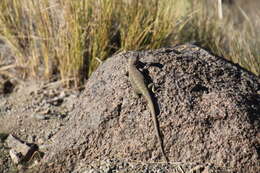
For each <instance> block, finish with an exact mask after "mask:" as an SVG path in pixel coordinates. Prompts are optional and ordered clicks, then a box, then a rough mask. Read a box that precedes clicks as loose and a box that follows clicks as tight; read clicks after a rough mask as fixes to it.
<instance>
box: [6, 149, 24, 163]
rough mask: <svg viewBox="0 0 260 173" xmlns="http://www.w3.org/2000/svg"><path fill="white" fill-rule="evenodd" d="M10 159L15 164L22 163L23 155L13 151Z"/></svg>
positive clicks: (10, 152)
mask: <svg viewBox="0 0 260 173" xmlns="http://www.w3.org/2000/svg"><path fill="white" fill-rule="evenodd" d="M9 154H10V157H11V159H12V161H13V162H14V163H15V164H18V163H20V162H21V161H22V160H23V155H22V153H18V152H17V151H16V150H14V149H11V150H10V151H9Z"/></svg>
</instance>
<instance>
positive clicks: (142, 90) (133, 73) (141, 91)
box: [128, 54, 169, 162]
mask: <svg viewBox="0 0 260 173" xmlns="http://www.w3.org/2000/svg"><path fill="white" fill-rule="evenodd" d="M138 61H139V55H138V54H137V55H133V56H131V57H130V58H129V60H128V75H129V80H130V83H131V85H132V88H133V90H134V93H135V94H136V95H142V96H143V97H144V98H145V99H146V101H147V104H148V107H149V109H150V111H151V114H152V119H153V123H154V130H155V134H156V137H157V139H158V141H159V145H160V149H161V152H162V155H163V157H164V159H165V161H166V162H169V160H168V158H167V157H166V155H165V152H164V148H163V141H162V138H161V135H160V130H159V124H158V120H157V117H156V113H155V107H154V103H153V100H152V97H151V95H150V92H149V90H148V87H147V86H146V84H145V78H144V76H143V75H142V73H141V72H140V71H139V70H138V68H137V67H136V65H137V63H138Z"/></svg>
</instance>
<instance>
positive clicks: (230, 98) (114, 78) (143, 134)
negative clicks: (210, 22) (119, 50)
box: [41, 45, 260, 173]
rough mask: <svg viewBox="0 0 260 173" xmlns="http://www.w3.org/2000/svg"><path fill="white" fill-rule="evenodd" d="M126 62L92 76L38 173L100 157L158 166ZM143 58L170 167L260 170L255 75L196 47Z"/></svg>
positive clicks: (149, 125)
mask: <svg viewBox="0 0 260 173" xmlns="http://www.w3.org/2000/svg"><path fill="white" fill-rule="evenodd" d="M129 56H130V54H128V53H124V54H119V55H116V56H114V57H112V58H110V59H108V60H107V61H106V62H104V63H103V64H102V65H101V66H100V67H99V68H98V70H97V71H96V72H95V73H94V74H93V75H92V76H91V78H90V79H89V81H88V82H87V84H86V86H85V91H84V92H83V94H81V96H80V98H79V99H78V100H77V103H76V106H75V109H74V110H73V112H71V115H70V117H71V118H70V120H68V122H67V124H66V125H65V126H63V127H62V128H61V130H60V131H59V132H57V133H56V134H55V135H54V136H53V138H52V144H51V145H50V146H49V148H48V149H49V151H48V152H46V155H45V157H44V161H45V162H47V163H46V164H43V165H42V166H41V171H42V172H71V171H73V170H77V169H80V168H82V165H85V166H86V165H90V164H91V163H94V162H98V161H100V160H102V158H105V157H108V158H117V159H128V160H132V161H137V162H143V163H149V162H151V161H153V162H159V161H161V160H162V158H161V153H160V150H159V146H158V141H157V139H156V137H155V134H154V127H153V122H152V119H151V115H150V111H149V110H148V108H147V104H146V101H145V99H144V98H142V97H141V98H135V97H134V96H133V95H132V88H131V85H130V83H129V80H128V76H127V58H131V57H129ZM140 56H141V61H142V62H143V63H145V62H153V63H154V64H152V66H151V67H150V68H148V70H144V73H145V74H146V75H147V76H148V78H150V81H152V82H154V83H155V84H156V85H158V87H159V89H158V91H157V92H156V93H155V94H154V98H155V102H156V107H157V110H158V112H159V116H158V119H159V123H160V129H161V132H162V134H163V140H164V147H165V151H166V155H167V156H168V157H169V159H170V161H171V162H172V163H173V162H186V163H193V162H199V163H202V164H203V163H210V164H213V165H214V166H216V167H223V168H225V169H226V170H231V171H235V172H251V173H256V172H260V134H259V131H260V96H259V95H258V94H257V91H258V90H260V79H259V78H258V77H256V76H254V75H252V74H250V73H249V72H247V71H245V70H243V69H242V68H240V67H238V66H237V65H234V64H232V63H230V62H228V61H226V60H224V59H222V58H219V57H215V56H213V55H211V54H209V53H208V52H206V51H205V50H203V49H200V48H198V47H196V46H193V45H182V46H178V47H175V48H165V49H159V50H154V51H146V52H140ZM143 65H144V64H142V63H141V64H140V67H141V68H142V67H143ZM83 168H84V166H83ZM83 168H82V169H83Z"/></svg>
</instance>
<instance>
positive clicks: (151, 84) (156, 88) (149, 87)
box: [147, 83, 160, 94]
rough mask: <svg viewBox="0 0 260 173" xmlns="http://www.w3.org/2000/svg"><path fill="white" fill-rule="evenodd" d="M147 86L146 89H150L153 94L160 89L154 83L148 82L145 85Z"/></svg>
mask: <svg viewBox="0 0 260 173" xmlns="http://www.w3.org/2000/svg"><path fill="white" fill-rule="evenodd" d="M147 87H148V89H149V90H151V91H152V92H153V93H154V94H155V93H156V92H158V91H159V90H160V89H159V87H158V86H157V85H155V84H154V83H149V84H148V85H147Z"/></svg>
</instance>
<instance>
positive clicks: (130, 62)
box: [128, 55, 139, 65]
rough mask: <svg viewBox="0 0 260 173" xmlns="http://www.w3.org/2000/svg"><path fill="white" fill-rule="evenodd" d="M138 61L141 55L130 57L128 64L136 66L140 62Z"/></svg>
mask: <svg viewBox="0 0 260 173" xmlns="http://www.w3.org/2000/svg"><path fill="white" fill-rule="evenodd" d="M138 60H139V55H133V56H130V57H129V58H128V63H129V64H130V65H136V63H137V62H138Z"/></svg>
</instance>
